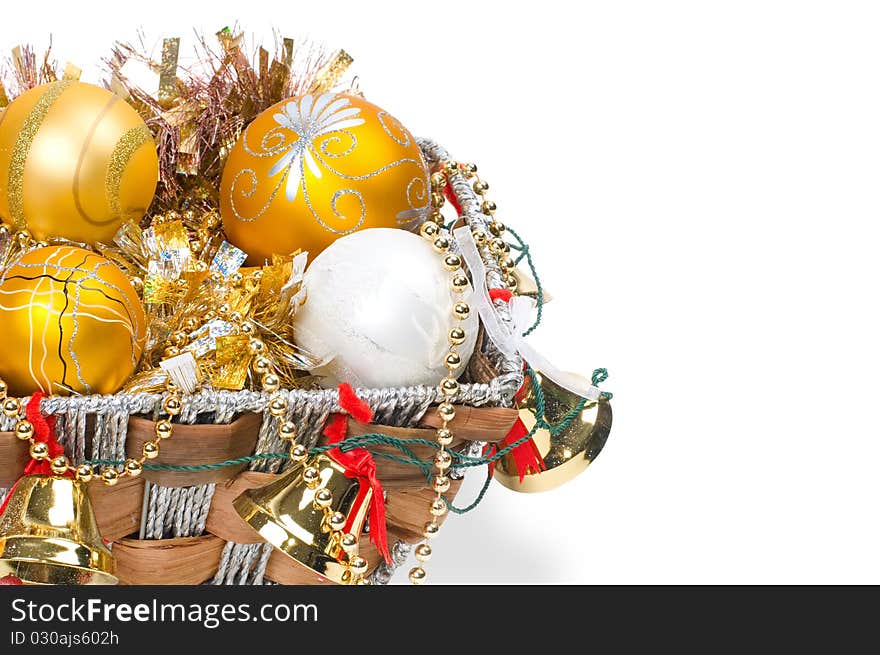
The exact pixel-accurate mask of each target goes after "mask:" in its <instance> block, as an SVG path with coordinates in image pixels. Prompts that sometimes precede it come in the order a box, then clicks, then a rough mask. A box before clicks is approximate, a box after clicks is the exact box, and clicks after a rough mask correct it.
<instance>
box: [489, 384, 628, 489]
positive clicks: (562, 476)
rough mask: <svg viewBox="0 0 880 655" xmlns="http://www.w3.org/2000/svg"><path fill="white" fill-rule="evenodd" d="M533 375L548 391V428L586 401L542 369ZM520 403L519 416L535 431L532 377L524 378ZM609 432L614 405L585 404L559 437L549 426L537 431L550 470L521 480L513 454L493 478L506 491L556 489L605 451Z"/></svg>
mask: <svg viewBox="0 0 880 655" xmlns="http://www.w3.org/2000/svg"><path fill="white" fill-rule="evenodd" d="M534 376H535V381H536V382H537V383H538V386H540V388H541V389H542V391H543V392H544V419H545V421H546V422H547V423H549V424H550V425H556V424H558V423H560V422H561V421H562V420H563V419H564V418H565V417H566V416H567V415H568V414H569V413H570V412H572V411H573V410H574V409H576V408H577V406H578V405H579V404H580V403H582V402H583V401H584V400H585V399H584V398H582V397H581V396H578V395H577V394H575V393H573V392H571V391H569V390H568V389H565V388H564V387H561V386H559V385H558V384H556V383H555V382H553V381H552V380H550V379H549V378H548V377H547V376H545V375H542V374H541V373H540V372H539V371H534ZM578 377H580V376H578ZM517 400H518V401H519V402H518V404H519V418H520V420H521V421H522V422H523V424H524V425H525V428H526V430H528V431H531V430H532V428H533V427H534V426H535V424H536V423H537V422H538V415H537V411H538V410H537V402H536V401H537V397H536V395H535V389H534V388H533V387H532V383H531V378H530V377H529V376H526V379H525V382H524V384H523V389H522V390H521V391H520V393H519V395H518V396H517ZM610 431H611V404H610V403H609V402H608V400H605V399H601V400H599V401H596V402H587V403H586V405H584V408H583V409H582V410H581V411H580V412H579V413H578V415H577V416H575V417H574V418H573V420H572V421H571V422H570V423H569V424H568V425H567V426H566V427H565V429H563V430H562V431H561V432H559V434H556V435H553V434H552V433H551V432H550V431H549V430H547V429H546V428H541V429H538V430H536V432H535V434H534V435H533V437H532V439H533V441H534V443H535V446H537V448H538V451H539V452H540V454H541V456H542V457H543V459H544V464H546V466H547V469H546V470H545V471H541V472H540V473H529V474H526V475H525V476H524V477H523V480H522V482H520V477H519V474H518V473H517V468H516V464H515V461H514V459H513V455H512V454H508V455H507V456H506V457H503V458H501V459H500V460H499V461H498V464H497V465H496V466H495V479H496V480H498V481H499V482H500V483H501V484H503V485H504V486H505V487H507V488H508V489H513V490H514V491H521V492H524V493H533V492H537V491H548V490H550V489H554V488H556V487H558V486H560V485H562V484H564V483H566V482H568V481H569V480H571V479H573V478H575V477H577V476H578V475H579V474H580V473H582V472H583V471H584V470H586V468H587V466H589V465H590V462H592V461H593V460H594V459H596V456H597V455H598V454H599V452H600V451H601V450H602V447H603V446H604V445H605V441H606V440H607V439H608V434H609V432H610Z"/></svg>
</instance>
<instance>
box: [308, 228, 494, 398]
mask: <svg viewBox="0 0 880 655" xmlns="http://www.w3.org/2000/svg"><path fill="white" fill-rule="evenodd" d="M450 278H451V274H450V273H449V272H448V271H446V270H445V269H444V267H443V262H442V258H441V256H440V255H438V254H437V253H436V252H434V249H433V248H432V247H431V244H430V243H428V242H427V241H426V240H425V239H423V238H422V237H420V236H417V235H415V234H413V233H411V232H407V231H405V230H396V229H389V228H373V229H367V230H361V231H359V232H354V233H352V234H349V235H347V236H344V237H342V238H341V239H337V240H336V241H334V242H333V243H332V244H331V245H330V246H329V247H328V248H326V249H325V250H324V251H322V252H321V253H320V254H319V255H318V256H317V257H315V259H314V261H313V262H312V263H311V264H310V265H309V267H308V269H307V270H306V273H305V280H304V285H305V290H306V294H307V295H306V302H305V304H304V305H303V306H302V307H301V308H300V309H299V311H298V312H297V314H296V318H295V320H294V328H295V332H294V334H295V338H296V340H297V344H298V345H299V346H300V347H302V348H304V349H305V350H306V351H308V352H309V353H310V354H311V355H312V356H314V357H315V358H316V359H317V360H318V361H320V362H321V365H320V366H319V367H318V368H316V369H313V370H312V373H314V374H315V375H320V376H323V380H322V384H324V386H327V387H330V386H336V385H337V384H339V383H340V382H348V383H349V384H351V385H353V386H355V387H401V386H410V385H419V384H425V385H436V384H438V383H439V382H440V380H441V379H443V378H444V377H445V376H446V372H447V371H446V367H445V366H444V363H443V360H444V357H445V356H446V354H447V353H448V352H449V340H448V337H449V331H450V330H451V329H452V328H453V327H455V326H456V325H458V324H459V322H458V320H457V319H456V318H455V317H454V316H453V314H452V306H453V304H454V303H455V302H456V301H457V300H462V301H464V302H468V301H469V300H470V298H471V296H472V293H473V292H472V290H471V288H470V287H468V288H467V289H466V290H465V292H464V293H463V294H455V293H453V292H452V290H451V289H450V286H449V281H450ZM476 313H477V312H476V309H472V311H471V314H470V316H469V317H468V318H467V320H465V321H463V322H462V327H463V328H464V331H465V334H466V335H467V340H466V341H465V342H464V343H463V344H462V345H461V346H459V347H458V348H457V350H458V353H459V354H460V355H461V357H462V360H463V361H467V360H468V359H469V358H470V356H471V354H472V353H473V350H474V344H475V342H476V337H477V327H478V319H477V316H476ZM461 370H463V368H462V369H459V372H460V371H461Z"/></svg>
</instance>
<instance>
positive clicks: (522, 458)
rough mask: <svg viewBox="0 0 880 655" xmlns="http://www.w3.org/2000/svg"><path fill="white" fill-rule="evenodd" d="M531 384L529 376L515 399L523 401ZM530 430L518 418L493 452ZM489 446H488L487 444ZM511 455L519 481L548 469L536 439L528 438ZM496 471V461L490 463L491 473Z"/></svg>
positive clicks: (520, 437)
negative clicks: (527, 387)
mask: <svg viewBox="0 0 880 655" xmlns="http://www.w3.org/2000/svg"><path fill="white" fill-rule="evenodd" d="M528 384H531V382H530V379H529V378H528V377H527V378H526V379H525V380H524V381H523V384H522V386H521V387H520V388H519V391H517V392H516V396H515V399H516V401H517V402H521V401H522V399H523V396H524V395H525V391H526V385H528ZM528 433H529V431H528V430H527V429H526V424H525V423H523V422H522V419H520V418H517V419H516V422H515V423H514V424H513V427H511V428H510V431H509V432H508V433H507V435H506V436H505V437H504V439H503V440H502V441H501V443H500V444H499V445H498V446H497V447H496V446H493V447H492V449H491V451H492V452H491V454H494V453H496V452H498V450H499V449H503V448H506V447H507V446H509V445H510V444H513V443H516V442H517V441H519V440H520V439H522V438H523V437H524V436H526V435H527V434H528ZM487 448H488V446H487ZM485 451H486V449H484V455H485V454H487V453H486V452H485ZM510 455H511V456H512V457H513V464H514V466H515V467H516V472H517V474H518V475H519V481H520V482H522V481H523V479H524V478H525V477H526V476H527V475H530V474H536V473H540V472H541V471H546V470H547V464H546V463H545V462H544V458H543V457H541V451H539V450H538V446H537V445H536V444H535V440H534V439H528V440H527V441H525V442H523V443H521V444H520V445H519V446H517V447H516V448H514V449H513V450H512V451H511V452H510ZM494 471H495V462H492V463H490V464H489V473H490V474H491V473H493V472H494Z"/></svg>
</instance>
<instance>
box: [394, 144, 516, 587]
mask: <svg viewBox="0 0 880 655" xmlns="http://www.w3.org/2000/svg"><path fill="white" fill-rule="evenodd" d="M456 173H461V174H463V175H464V176H465V178H466V179H474V183H473V189H474V191H475V192H476V193H478V194H479V195H480V196H481V197H483V196H484V194H485V193H486V191H487V190H488V189H489V185H488V184H486V183H485V182H483V181H482V180H480V178H478V177H477V175H476V173H477V167H476V165H475V164H459V163H458V162H454V161H444V162H441V163H440V165H439V167H438V170H437V171H436V172H435V173H434V174H432V175H431V214H430V216H429V217H428V220H426V221H425V222H424V223H422V225H421V226H420V227H419V232H420V234H421V235H422V236H423V237H424V238H425V239H427V240H429V241H431V243H432V244H433V246H434V250H435V251H436V252H437V253H438V254H440V255H441V256H442V257H443V265H444V268H445V269H446V270H447V271H449V272H450V273H451V274H452V276H451V278H450V282H449V288H450V289H451V290H452V292H453V293H456V294H460V293H463V292H464V291H465V289H467V287H468V278H467V276H466V275H465V274H464V271H463V270H462V260H461V257H459V256H458V255H456V254H453V253H450V252H449V248H450V246H451V242H452V237H451V236H450V234H449V232H448V230H446V229H445V228H444V227H443V214H442V213H441V209H442V207H443V205H444V204H445V202H446V198H445V195H444V189H445V187H446V185H447V184H450V183H451V178H452V176H453V175H455V174H456ZM496 209H497V208H496V206H495V203H494V202H492V201H490V200H485V199H484V200H483V201H482V205H481V210H482V212H483V213H484V214H486V215H487V216H489V217H492V216H493V214H494V213H495V211H496ZM489 231H490V233H491V234H492V241H491V242H489V244H490V250H491V252H492V255H493V257H494V258H495V260H496V261H497V262H498V266H499V268H500V269H501V271H502V273H503V274H504V278H505V282H506V283H507V285H508V286H510V287H512V286H514V285H515V282H513V283H512V282H511V281H512V280H513V276H512V275H510V269H512V268H513V266H507V264H508V261H507V260H509V259H510V257H509V253H510V247H509V246H507V244H506V243H505V242H504V240H503V239H502V238H501V235H502V234H503V233H504V225H502V224H501V223H500V222H499V221H497V220H494V218H493V220H492V222H491V223H490V224H489ZM473 236H474V240H475V241H476V242H477V244H478V245H480V246H484V245H486V244H487V242H488V241H489V237H488V235H487V234H486V232H485V230H483V229H480V228H477V229H475V230H474V231H473ZM496 239H497V242H496ZM493 246H494V247H493ZM510 261H512V260H510ZM470 312H471V308H470V306H469V305H468V304H467V303H466V302H463V301H461V300H457V301H456V302H454V303H453V306H452V315H453V317H454V318H455V319H456V320H457V323H456V324H455V325H454V326H453V327H452V329H451V330H450V331H449V346H450V347H449V351H448V353H447V354H446V357H445V358H444V360H443V361H444V363H445V365H446V368H447V369H448V370H449V375H448V376H447V377H445V378H443V379H442V380H441V381H440V385H439V386H440V390H441V391H442V393H443V396H444V398H445V400H444V401H443V402H442V403H440V405H439V406H438V407H437V412H438V414H439V416H440V420H441V424H440V427H439V428H438V429H437V434H436V437H437V443H438V444H439V446H440V448H439V449H438V451H437V454H436V456H435V457H434V467H435V468H436V470H437V472H436V474H435V475H434V477H433V479H432V481H431V486H432V488H433V489H434V491H435V492H436V494H437V495H436V496H435V497H434V499H433V500H432V501H431V504H430V506H429V511H430V515H431V520H430V521H428V522H427V523H426V524H425V527H424V530H423V532H422V536H423V537H424V539H425V540H424V541H423V542H422V543H420V544H419V545H418V546H416V549H415V555H416V560H418V562H419V565H418V566H415V567H413V568H412V569H411V570H410V572H409V580H410V582H411V583H412V584H414V585H420V584H423V583H424V582H425V579H426V578H427V573H426V572H425V569H424V567H423V566H422V564H424V563H426V562H427V561H428V560H430V559H431V554H432V550H431V546H430V544H429V543H428V541H429V540H430V539H433V538H434V537H435V536H436V535H437V533H438V532H439V530H440V525H439V524H438V523H437V519H438V518H440V517H442V516H444V515H445V514H446V512H448V511H449V507H448V506H447V504H446V501H445V500H444V499H443V494H444V493H445V492H447V491H448V490H449V487H450V484H451V483H450V479H449V476H448V470H449V468H450V467H451V466H452V455H451V454H450V453H449V451H447V450H446V448H447V447H448V446H450V445H451V444H452V441H453V433H452V430H451V429H450V428H449V423H450V422H451V421H452V420H453V419H454V418H455V406H454V405H453V404H452V403H451V402H450V400H451V398H452V397H454V396H455V395H456V394H457V393H458V390H459V384H458V380H456V379H455V378H454V377H452V374H453V373H454V372H455V371H457V370H458V368H459V367H461V365H462V364H463V361H462V357H461V355H460V354H459V353H458V351H457V350H456V346H459V345H461V344H462V343H464V341H465V338H466V336H467V335H466V334H465V331H464V328H463V327H462V321H464V320H465V319H466V318H467V317H468V316H469V315H470Z"/></svg>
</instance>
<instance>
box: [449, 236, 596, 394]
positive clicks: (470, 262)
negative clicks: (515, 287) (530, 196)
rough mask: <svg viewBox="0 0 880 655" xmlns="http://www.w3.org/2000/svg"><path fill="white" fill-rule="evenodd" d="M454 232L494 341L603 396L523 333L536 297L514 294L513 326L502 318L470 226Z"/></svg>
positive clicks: (577, 388)
mask: <svg viewBox="0 0 880 655" xmlns="http://www.w3.org/2000/svg"><path fill="white" fill-rule="evenodd" d="M453 235H454V236H455V239H456V241H457V242H458V247H459V251H460V252H461V256H462V258H463V259H464V261H465V264H467V267H468V270H469V271H470V272H471V277H472V278H473V281H474V298H473V300H474V302H476V305H477V311H478V312H479V314H480V319H481V320H482V321H483V327H484V328H485V330H486V333H487V334H488V335H489V338H490V339H491V340H492V343H494V344H495V346H496V347H497V348H498V350H500V351H501V352H502V353H504V354H505V355H506V356H507V357H516V355H517V354H519V355H520V356H521V357H522V358H523V359H524V360H525V361H527V362H528V363H529V366H531V367H532V368H533V369H536V370H538V371H540V372H541V374H542V375H544V376H546V377H547V378H549V379H550V380H552V381H553V382H555V383H556V384H558V385H559V386H560V387H563V388H564V389H567V390H568V391H570V392H571V393H573V394H575V395H578V396H580V397H581V398H586V399H587V400H599V395H600V394H601V391H600V390H599V388H598V387H597V386H595V385H593V384H590V383H589V382H588V381H587V380H585V379H584V378H582V377H581V376H579V375H575V374H574V373H567V372H565V371H561V370H559V369H558V368H557V367H556V366H554V365H553V364H552V363H550V361H549V360H547V359H546V358H545V357H544V356H543V355H541V353H539V352H538V351H537V350H535V349H534V348H532V346H530V345H529V344H528V343H527V342H526V340H525V338H524V337H523V336H522V334H523V332H525V330H526V329H527V328H528V325H529V323H530V322H531V320H532V315H533V313H534V311H535V308H536V307H537V303H536V302H535V300H534V298H530V297H528V296H514V297H513V298H512V299H511V301H510V303H509V307H510V317H511V323H510V327H508V326H507V324H506V323H505V322H504V321H502V320H501V318H500V317H499V316H498V312H497V311H496V309H495V304H494V303H493V302H492V297H491V296H490V295H489V288H488V286H487V285H486V265H485V264H484V263H483V258H482V257H480V251H479V250H478V249H477V244H476V242H475V241H474V237H473V235H472V234H471V229H470V227H468V226H466V225H463V226H462V227H459V228H456V229H455V230H453Z"/></svg>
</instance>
